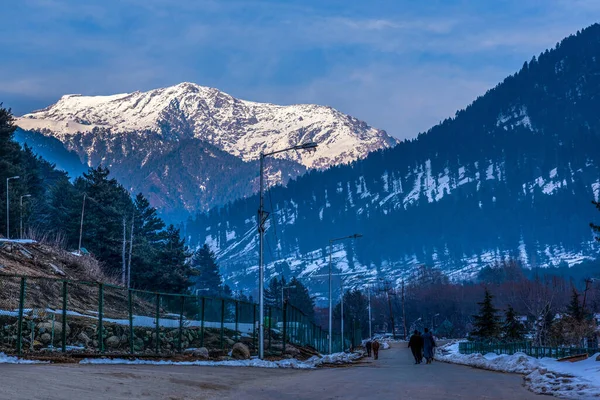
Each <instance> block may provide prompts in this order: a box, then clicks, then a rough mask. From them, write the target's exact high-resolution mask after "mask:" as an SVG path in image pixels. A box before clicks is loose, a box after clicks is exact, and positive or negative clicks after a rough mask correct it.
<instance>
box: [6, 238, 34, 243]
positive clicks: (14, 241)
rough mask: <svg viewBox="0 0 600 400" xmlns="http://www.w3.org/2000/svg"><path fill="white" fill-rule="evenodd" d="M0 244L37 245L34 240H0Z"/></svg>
mask: <svg viewBox="0 0 600 400" xmlns="http://www.w3.org/2000/svg"><path fill="white" fill-rule="evenodd" d="M0 242H7V243H21V244H31V243H37V242H36V241H35V240H33V239H0Z"/></svg>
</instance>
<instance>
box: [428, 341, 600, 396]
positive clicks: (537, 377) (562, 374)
mask: <svg viewBox="0 0 600 400" xmlns="http://www.w3.org/2000/svg"><path fill="white" fill-rule="evenodd" d="M597 356H598V355H594V356H592V357H590V358H588V359H587V360H584V361H578V362H574V363H570V362H558V361H557V360H555V359H553V358H541V359H536V358H533V357H530V356H528V355H526V354H524V353H516V354H513V355H506V354H502V355H497V354H494V353H489V354H485V355H482V354H460V353H459V352H458V343H450V344H447V345H445V346H442V347H440V348H439V349H438V350H437V351H436V356H435V358H436V359H437V360H440V361H445V362H449V363H454V364H462V365H468V366H471V367H475V368H482V369H488V370H492V371H501V372H512V373H519V374H524V375H525V383H526V386H527V387H528V388H529V389H530V390H531V391H533V392H535V393H538V394H548V395H554V396H556V397H561V398H567V399H584V398H585V399H587V398H592V397H600V362H597V361H595V360H596V357H597Z"/></svg>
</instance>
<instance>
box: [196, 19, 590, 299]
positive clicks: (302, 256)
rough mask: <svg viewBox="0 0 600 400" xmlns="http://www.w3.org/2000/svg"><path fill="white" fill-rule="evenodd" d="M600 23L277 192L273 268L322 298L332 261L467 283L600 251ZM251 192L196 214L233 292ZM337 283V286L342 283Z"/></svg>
mask: <svg viewBox="0 0 600 400" xmlns="http://www.w3.org/2000/svg"><path fill="white" fill-rule="evenodd" d="M598 76H600V25H594V26H592V27H590V28H588V29H586V30H584V31H582V32H581V33H578V34H577V36H572V37H569V38H567V39H565V40H564V41H563V42H561V43H560V45H557V48H556V49H553V50H551V51H546V52H544V53H542V54H541V55H540V56H539V57H538V58H535V57H534V59H533V60H532V61H531V62H529V63H525V65H524V67H523V69H521V71H519V72H518V73H516V74H515V75H512V76H510V77H508V78H506V79H505V80H504V82H502V83H500V84H499V85H498V86H497V87H495V88H494V89H492V90H490V91H488V92H487V93H486V94H485V95H484V96H482V97H480V98H478V99H477V100H476V101H474V102H473V103H472V104H471V105H470V106H468V107H467V108H466V109H465V110H461V111H459V112H457V114H456V116H455V117H454V118H452V119H448V120H446V121H444V122H442V123H441V124H439V125H437V126H435V127H433V128H432V129H430V130H429V131H428V132H426V133H423V134H421V135H419V137H418V138H417V139H416V140H414V141H406V142H402V143H400V144H399V145H397V146H395V147H394V148H392V149H388V150H385V151H381V152H377V153H373V154H371V155H369V156H368V157H367V158H365V159H363V160H359V161H357V162H355V163H353V164H352V165H350V166H343V167H339V168H335V169H330V170H326V171H322V172H317V173H312V174H308V175H305V176H303V177H300V178H299V179H297V180H296V181H294V182H290V184H289V185H288V186H287V187H286V188H274V189H271V196H270V197H271V198H272V199H273V201H272V205H271V204H269V207H268V208H269V210H268V211H270V213H271V214H270V216H271V217H270V220H269V225H268V229H267V233H266V236H267V240H266V243H267V245H266V246H265V256H266V260H267V262H266V263H267V276H268V277H269V276H277V275H281V274H283V275H284V276H285V277H286V279H289V278H290V277H292V276H296V277H299V278H300V279H303V280H306V281H309V282H308V283H309V285H310V286H311V288H313V290H315V291H316V292H317V293H320V294H323V293H326V290H327V288H326V280H325V279H323V278H322V276H323V274H326V273H327V271H328V265H329V257H328V250H329V248H328V244H329V240H330V239H332V238H339V237H344V236H347V235H351V234H354V233H361V234H362V235H363V237H361V238H359V239H357V240H346V241H341V242H336V243H335V244H334V246H333V261H334V265H335V267H336V270H337V268H339V269H341V270H342V271H343V272H348V273H355V275H350V276H349V277H348V278H347V285H349V286H357V285H364V284H366V283H368V282H373V281H376V280H377V279H378V278H385V279H390V280H392V281H393V282H394V283H395V284H397V285H398V284H400V283H401V281H402V280H403V279H410V278H411V277H412V276H413V275H414V274H416V273H417V274H418V273H419V270H420V269H419V268H417V267H419V266H421V265H427V266H429V267H433V268H439V269H440V270H442V271H443V272H444V273H445V274H446V275H447V276H449V277H451V278H455V279H463V278H472V277H474V276H476V275H477V271H478V270H479V269H481V268H482V267H483V266H486V265H489V264H491V263H493V262H495V261H499V260H501V259H506V258H514V259H517V260H520V261H521V262H522V263H523V265H524V266H526V267H538V266H539V267H550V266H559V265H560V266H565V267H567V266H569V267H571V266H574V265H576V264H578V263H581V262H582V261H584V260H597V259H598V258H599V251H600V243H599V242H597V241H596V240H594V237H593V235H592V232H591V231H590V228H589V223H590V222H592V221H595V222H596V223H598V222H600V213H598V211H597V210H596V208H595V207H594V206H593V205H592V204H591V201H592V200H595V201H599V200H600V153H599V152H598V149H600V114H599V113H598V110H599V109H600V97H599V96H598V95H597V94H598V93H599V92H600V79H598ZM255 204H257V199H256V198H255V197H251V198H248V199H244V200H241V201H238V202H236V203H235V204H233V205H231V206H230V207H228V208H227V209H225V210H217V209H214V210H211V212H209V213H207V214H203V215H198V216H197V218H196V219H195V220H194V221H191V222H189V223H188V225H187V233H188V237H190V238H191V241H190V244H191V245H193V246H194V245H202V244H203V243H208V244H209V245H210V246H211V247H212V248H213V249H214V250H215V252H216V254H217V255H218V257H219V262H220V265H221V266H222V268H223V269H224V272H225V275H226V277H227V279H228V282H229V283H230V284H231V285H232V286H233V287H234V288H235V289H248V288H253V287H255V286H256V283H255V282H256V264H257V253H258V251H257V246H258V240H257V239H258V237H257V232H256V222H255V219H254V218H253V213H254V210H255V209H256V207H255V206H254V205H255ZM336 287H337V285H336Z"/></svg>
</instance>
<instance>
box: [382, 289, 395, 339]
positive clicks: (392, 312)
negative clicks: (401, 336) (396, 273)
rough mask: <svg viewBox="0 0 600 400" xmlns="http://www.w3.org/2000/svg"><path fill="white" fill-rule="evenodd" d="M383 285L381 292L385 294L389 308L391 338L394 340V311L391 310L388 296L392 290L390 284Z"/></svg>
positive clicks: (390, 299)
mask: <svg viewBox="0 0 600 400" xmlns="http://www.w3.org/2000/svg"><path fill="white" fill-rule="evenodd" d="M383 284H384V287H383V290H384V291H385V293H386V294H387V300H388V306H389V308H390V321H391V323H392V337H393V338H394V339H396V326H395V324H394V311H393V308H392V297H391V296H390V291H391V290H392V289H391V283H390V282H389V281H384V283H383Z"/></svg>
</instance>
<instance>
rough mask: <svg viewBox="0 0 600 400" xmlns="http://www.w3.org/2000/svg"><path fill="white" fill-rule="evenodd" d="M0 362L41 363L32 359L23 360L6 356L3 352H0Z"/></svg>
mask: <svg viewBox="0 0 600 400" xmlns="http://www.w3.org/2000/svg"><path fill="white" fill-rule="evenodd" d="M0 364H43V362H42V361H34V360H23V359H21V358H18V357H12V356H7V355H6V354H4V353H0Z"/></svg>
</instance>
